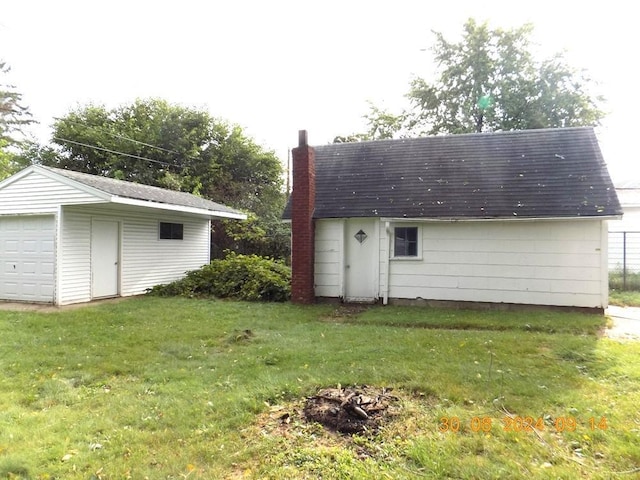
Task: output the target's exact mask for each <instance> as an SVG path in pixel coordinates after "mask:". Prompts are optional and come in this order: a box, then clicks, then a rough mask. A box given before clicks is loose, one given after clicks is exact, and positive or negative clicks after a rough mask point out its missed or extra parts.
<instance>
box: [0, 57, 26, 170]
mask: <svg viewBox="0 0 640 480" xmlns="http://www.w3.org/2000/svg"><path fill="white" fill-rule="evenodd" d="M9 71H10V68H9V66H8V65H7V64H6V63H5V62H3V61H1V60H0V77H1V78H2V80H0V180H2V179H3V178H5V177H8V176H9V175H11V174H12V173H13V172H14V171H15V170H16V168H17V166H16V164H15V159H14V157H15V155H14V152H12V151H10V150H9V147H11V146H15V145H19V144H20V143H21V141H20V140H18V139H17V138H16V134H17V133H19V132H20V131H21V128H22V127H23V126H25V125H28V124H30V123H33V122H34V120H33V119H32V118H31V114H30V113H29V109H28V108H27V107H25V106H23V104H22V94H21V93H18V92H17V91H16V87H15V86H14V85H11V84H9V83H6V82H5V81H4V77H5V76H6V75H7V74H8V73H9Z"/></svg>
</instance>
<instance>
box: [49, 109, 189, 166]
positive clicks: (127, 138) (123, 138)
mask: <svg viewBox="0 0 640 480" xmlns="http://www.w3.org/2000/svg"><path fill="white" fill-rule="evenodd" d="M53 119H54V120H60V121H64V122H69V123H73V124H75V125H80V126H81V127H85V128H92V129H94V130H99V131H100V132H101V133H104V134H105V135H109V136H111V137H115V138H120V139H122V140H127V141H129V142H132V143H137V144H138V145H144V146H145V147H150V148H155V149H156V150H161V151H163V152H167V153H173V154H175V155H179V156H181V157H184V158H189V159H191V160H198V159H197V158H194V157H190V156H187V155H184V154H181V153H179V152H176V151H175V150H169V149H167V148H162V147H158V146H157V145H152V144H150V143H145V142H141V141H140V140H134V139H133V138H130V137H127V136H126V135H120V134H117V133H112V132H108V131H106V130H104V129H102V128H101V127H100V126H98V125H88V124H86V123H82V122H76V121H75V120H70V119H68V118H59V117H53Z"/></svg>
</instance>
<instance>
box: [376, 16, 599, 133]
mask: <svg viewBox="0 0 640 480" xmlns="http://www.w3.org/2000/svg"><path fill="white" fill-rule="evenodd" d="M532 31H533V27H532V25H529V24H527V25H524V26H522V27H519V28H515V29H511V30H503V29H494V30H492V29H490V28H489V26H488V24H487V23H482V24H478V23H476V22H475V21H474V20H473V19H469V20H468V21H467V22H466V23H465V25H464V28H463V35H462V39H461V40H460V41H458V42H451V41H449V40H447V39H446V38H445V37H444V35H443V34H442V33H438V32H434V34H435V37H436V38H435V44H434V46H433V48H432V51H433V53H434V60H435V64H436V67H437V72H436V75H435V80H434V81H428V80H425V79H424V78H416V79H414V80H413V81H412V82H411V85H410V90H409V93H408V94H407V98H408V99H409V103H410V108H409V109H407V110H406V111H405V112H403V113H402V114H399V115H393V114H390V113H389V112H385V111H382V110H378V109H376V108H375V107H373V106H372V107H371V109H370V113H369V115H367V116H365V118H366V120H367V123H368V125H369V131H368V132H367V133H366V134H364V135H365V136H368V137H369V138H389V137H390V136H407V135H411V136H415V135H437V134H441V133H470V132H485V131H498V130H523V129H531V128H548V127H569V126H586V125H597V124H598V123H599V121H600V120H601V119H602V117H603V116H604V113H603V112H602V110H600V108H599V107H598V105H599V104H600V103H601V102H602V101H603V99H602V98H601V97H598V96H593V95H592V94H591V93H590V91H589V88H590V85H591V80H590V79H589V78H588V77H587V76H586V74H585V72H582V71H578V70H576V69H573V68H571V67H570V66H569V65H568V64H567V63H566V61H565V59H564V58H563V56H562V55H561V54H557V55H555V56H554V57H553V58H551V59H547V60H543V61H537V60H536V59H535V58H534V56H533V54H532V53H531V42H530V37H531V33H532ZM380 125H383V126H384V127H385V128H384V129H382V130H381V129H380Z"/></svg>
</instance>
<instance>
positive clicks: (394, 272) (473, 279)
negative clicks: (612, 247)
mask: <svg viewBox="0 0 640 480" xmlns="http://www.w3.org/2000/svg"><path fill="white" fill-rule="evenodd" d="M602 228H603V227H602V222H601V221H599V220H594V221H590V220H580V221H566V222H559V221H557V222H554V221H547V222H515V221H514V222H486V223H482V222H467V223H450V224H440V223H423V224H421V228H420V231H421V240H422V245H421V255H422V256H421V258H420V259H418V260H404V259H402V260H394V259H391V261H390V277H389V297H390V298H411V299H413V298H423V299H431V300H454V301H472V302H495V303H521V304H534V305H535V304H538V305H561V306H581V307H602V306H606V299H604V300H603V298H602V297H603V295H602V293H603V291H606V289H605V288H604V286H603V282H605V283H606V281H607V280H606V278H607V277H606V271H605V272H604V274H603V265H606V264H605V263H604V262H603V258H606V257H603V255H606V235H602V231H603V230H602ZM603 239H604V240H603ZM603 242H604V245H603ZM604 270H606V268H604ZM603 302H604V305H603Z"/></svg>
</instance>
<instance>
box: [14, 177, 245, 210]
mask: <svg viewBox="0 0 640 480" xmlns="http://www.w3.org/2000/svg"><path fill="white" fill-rule="evenodd" d="M33 171H36V172H38V173H41V174H43V175H46V176H48V177H50V178H55V179H57V180H61V181H63V182H64V183H67V184H69V185H71V186H74V187H77V188H80V189H82V190H85V191H87V192H88V193H91V194H93V195H95V196H98V197H100V198H102V199H103V200H106V201H108V202H112V203H119V204H127V205H134V206H142V207H148V208H159V209H164V210H173V211H180V212H184V213H194V214H198V215H207V216H210V217H224V218H235V219H242V220H243V219H246V218H247V216H246V215H245V214H244V213H242V212H240V211H238V210H235V209H233V208H230V207H227V206H226V205H222V204H220V203H216V202H212V201H211V200H207V199H205V198H202V197H197V196H195V195H192V194H190V193H186V192H177V191H173V190H167V189H164V188H159V187H152V186H150V185H142V184H139V183H133V182H126V181H123V180H116V179H114V178H107V177H101V176H98V175H90V174H87V173H81V172H75V171H72V170H63V169H59V168H51V167H43V166H39V165H36V166H31V167H28V168H27V169H25V170H23V171H22V172H19V173H18V174H16V175H15V177H21V176H24V175H27V174H29V173H31V172H33Z"/></svg>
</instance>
